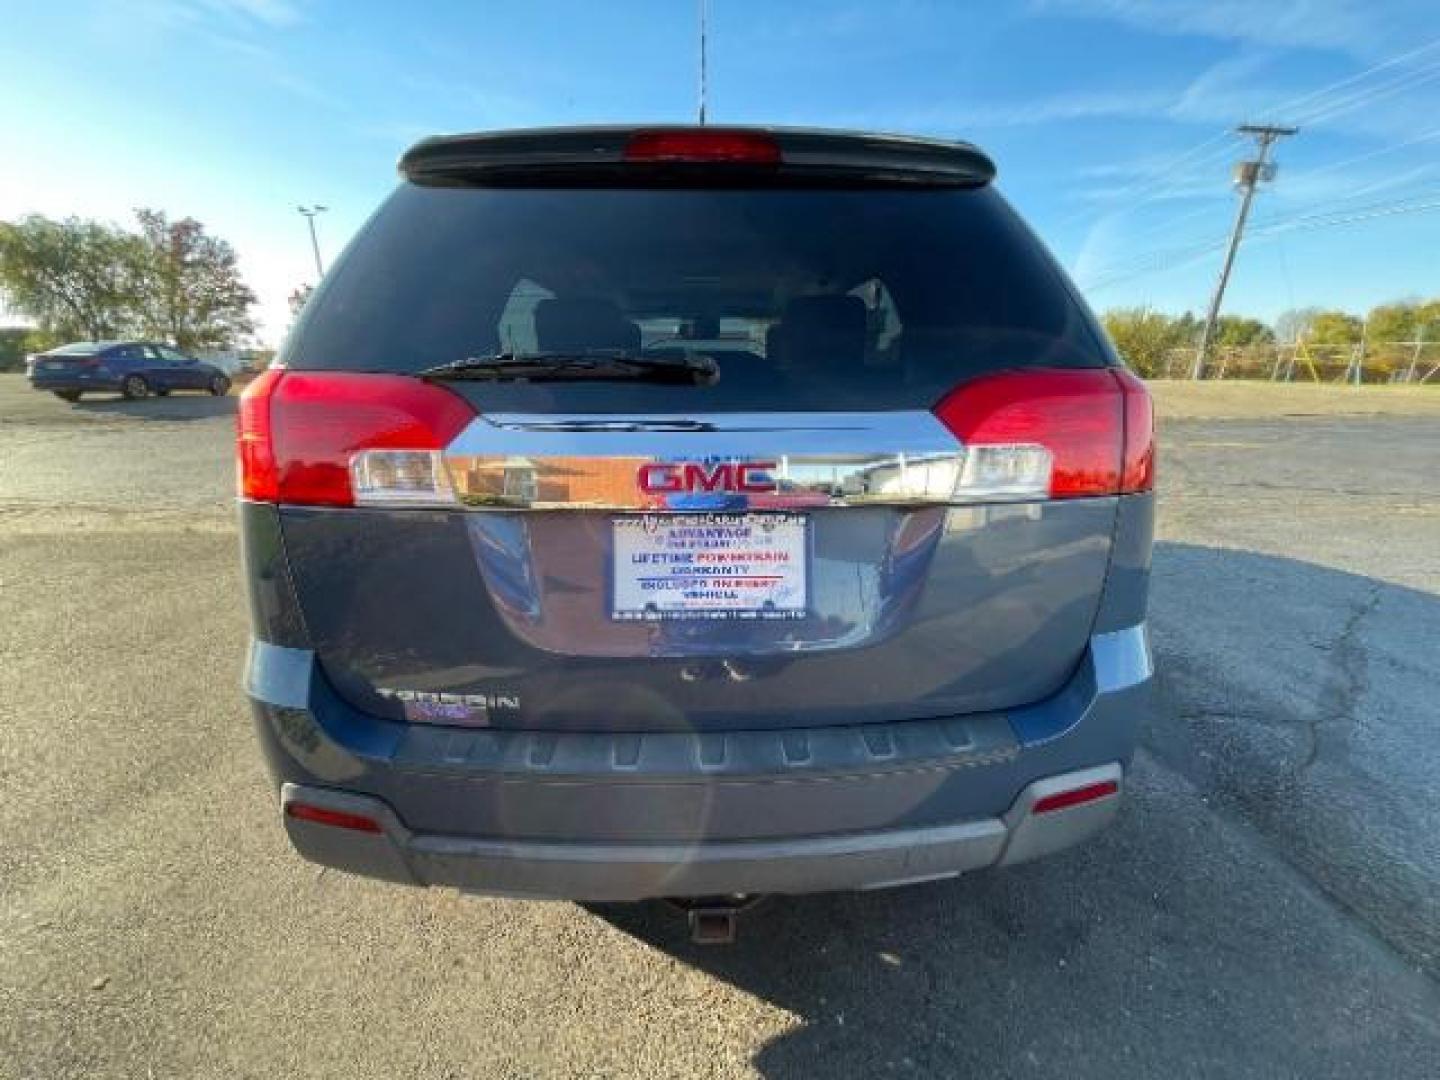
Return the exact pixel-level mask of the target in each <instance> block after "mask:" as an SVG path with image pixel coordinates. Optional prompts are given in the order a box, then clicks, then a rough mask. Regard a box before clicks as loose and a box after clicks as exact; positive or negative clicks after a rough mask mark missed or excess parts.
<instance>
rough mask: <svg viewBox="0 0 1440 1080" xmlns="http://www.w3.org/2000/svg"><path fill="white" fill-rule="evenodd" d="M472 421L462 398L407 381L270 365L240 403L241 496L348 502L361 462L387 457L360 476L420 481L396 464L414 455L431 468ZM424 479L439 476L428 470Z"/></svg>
mask: <svg viewBox="0 0 1440 1080" xmlns="http://www.w3.org/2000/svg"><path fill="white" fill-rule="evenodd" d="M474 416H475V410H473V409H472V408H471V407H470V406H469V404H467V403H466V402H465V400H464V399H463V398H460V397H458V396H456V395H455V394H453V393H451V392H450V391H449V390H445V389H443V388H442V387H439V386H432V385H430V384H429V383H424V382H420V381H419V380H417V379H414V378H411V377H409V376H406V375H371V374H362V373H358V372H338V371H336V372H317V371H289V372H287V371H281V370H276V369H272V370H270V371H267V372H265V373H264V374H263V375H261V376H260V378H258V379H256V380H255V381H254V382H253V383H251V384H250V386H249V387H247V388H246V390H245V393H244V394H242V395H241V397H240V409H239V413H238V415H237V423H238V429H239V468H240V494H241V497H242V498H247V499H255V500H258V501H262V502H282V503H299V504H303V505H309V506H351V505H353V504H354V503H355V502H356V494H357V493H356V490H355V487H354V482H353V480H352V476H353V475H354V472H353V470H352V466H354V465H355V463H356V462H357V460H359V459H362V458H363V459H364V460H365V461H366V462H367V463H368V462H369V461H370V459H371V458H372V457H378V458H379V459H381V460H380V462H379V466H378V468H364V469H361V470H360V475H361V476H362V478H365V477H369V476H371V475H373V474H377V473H378V474H379V475H382V476H383V477H385V478H391V477H399V478H400V479H401V480H407V479H408V480H414V478H415V475H416V470H415V468H414V467H413V463H410V462H408V461H404V460H399V461H398V463H397V459H403V458H405V457H406V456H408V455H413V456H414V457H416V458H418V459H419V460H420V461H421V463H422V465H423V466H424V469H425V470H428V469H430V468H432V467H433V466H432V464H431V463H432V461H433V458H434V457H435V456H436V452H437V451H439V450H441V449H442V448H443V447H444V446H445V445H446V444H447V443H449V442H450V440H451V439H453V438H454V437H455V436H456V435H458V434H459V433H460V431H461V429H462V428H464V427H465V425H466V424H468V423H469V422H470V421H471V420H472V419H473V418H474ZM407 469H408V471H407ZM424 478H425V479H426V482H427V483H430V482H432V481H433V483H439V482H440V480H442V479H443V477H438V476H431V475H430V474H429V473H428V472H426V476H425V477H424ZM431 490H432V489H431V488H426V487H424V486H423V485H421V484H419V483H418V482H417V483H416V484H415V485H414V487H413V490H410V491H408V492H405V491H402V492H400V493H399V495H398V496H397V498H398V499H399V500H400V501H406V499H407V498H409V499H412V500H413V499H414V498H415V496H417V495H418V496H425V495H427V494H430V492H431ZM373 501H377V502H379V501H385V500H383V499H379V498H377V499H374V500H373ZM417 501H418V500H417Z"/></svg>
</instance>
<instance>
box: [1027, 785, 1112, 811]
mask: <svg viewBox="0 0 1440 1080" xmlns="http://www.w3.org/2000/svg"><path fill="white" fill-rule="evenodd" d="M1119 791H1120V785H1119V784H1118V783H1116V782H1115V781H1114V780H1102V781H1100V783H1098V784H1086V785H1085V786H1084V787H1078V788H1072V789H1071V790H1070V791H1057V792H1056V793H1055V794H1054V795H1046V796H1045V797H1044V798H1043V799H1036V800H1035V805H1034V806H1032V807H1030V813H1032V814H1048V813H1051V812H1052V811H1055V810H1065V809H1068V808H1069V807H1072V806H1080V805H1081V804H1083V803H1088V802H1095V801H1096V800H1097V799H1108V798H1109V797H1110V796H1111V795H1116V794H1118V793H1119Z"/></svg>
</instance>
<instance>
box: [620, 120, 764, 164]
mask: <svg viewBox="0 0 1440 1080" xmlns="http://www.w3.org/2000/svg"><path fill="white" fill-rule="evenodd" d="M625 160H626V161H696V162H702V161H712V162H730V163H733V164H743V165H778V164H779V163H780V147H779V144H777V143H776V142H775V140H774V139H772V138H771V137H770V136H769V135H766V134H765V133H764V132H759V131H736V130H733V129H726V128H697V129H694V130H688V131H637V132H636V133H635V134H634V135H632V136H631V137H630V142H629V143H628V144H627V145H626V147H625Z"/></svg>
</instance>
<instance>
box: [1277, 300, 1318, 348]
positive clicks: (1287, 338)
mask: <svg viewBox="0 0 1440 1080" xmlns="http://www.w3.org/2000/svg"><path fill="white" fill-rule="evenodd" d="M1319 314H1320V309H1319V308H1313V307H1310V308H1291V309H1290V310H1289V311H1285V312H1281V314H1280V317H1279V318H1278V319H1276V320H1275V336H1276V337H1278V338H1279V339H1280V340H1281V341H1282V342H1284V343H1285V344H1286V345H1292V344H1294V343H1295V342H1297V341H1299V340H1300V339H1301V338H1302V337H1304V336H1305V335H1306V334H1308V333H1309V332H1310V327H1311V326H1312V325H1313V324H1314V322H1315V316H1317V315H1319Z"/></svg>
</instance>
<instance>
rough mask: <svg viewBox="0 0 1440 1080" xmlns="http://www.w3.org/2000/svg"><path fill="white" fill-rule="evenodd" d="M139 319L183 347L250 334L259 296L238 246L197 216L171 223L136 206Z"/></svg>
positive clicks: (161, 214) (154, 332)
mask: <svg viewBox="0 0 1440 1080" xmlns="http://www.w3.org/2000/svg"><path fill="white" fill-rule="evenodd" d="M135 216H136V218H137V220H138V221H139V223H140V235H139V241H140V250H139V257H138V260H137V262H136V263H135V272H136V274H137V275H138V277H139V280H140V282H141V288H140V290H139V292H140V296H141V313H140V321H141V324H142V326H143V328H144V330H145V332H146V333H147V334H150V335H153V336H156V337H162V338H165V339H166V340H168V341H171V342H173V343H174V344H175V346H176V347H177V348H180V349H196V348H205V347H207V346H208V347H215V346H221V345H229V344H232V343H234V342H235V341H236V340H237V339H238V338H241V337H244V336H246V335H248V334H251V333H253V332H254V330H255V323H254V321H253V320H252V319H251V318H250V308H251V306H252V305H253V304H254V303H255V294H254V293H253V292H251V291H250V288H249V286H247V285H246V284H245V282H244V281H243V280H241V277H240V267H239V262H238V260H237V259H236V256H235V249H234V248H232V247H231V246H230V245H229V244H228V243H226V242H225V241H224V240H221V239H219V238H218V237H214V236H210V235H208V234H207V233H206V232H205V226H204V225H202V224H201V223H200V222H198V221H196V220H195V219H194V218H189V217H187V218H181V219H180V220H179V221H173V222H172V221H171V220H170V219H169V217H168V216H167V215H166V214H165V213H164V212H163V211H160V210H137V211H136V212H135Z"/></svg>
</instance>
